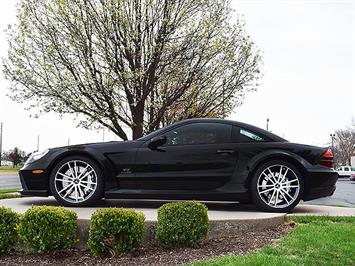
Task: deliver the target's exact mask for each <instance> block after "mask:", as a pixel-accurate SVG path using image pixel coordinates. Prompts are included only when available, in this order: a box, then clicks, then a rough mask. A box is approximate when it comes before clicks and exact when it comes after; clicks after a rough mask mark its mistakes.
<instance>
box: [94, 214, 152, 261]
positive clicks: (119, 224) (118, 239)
mask: <svg viewBox="0 0 355 266" xmlns="http://www.w3.org/2000/svg"><path fill="white" fill-rule="evenodd" d="M144 220H145V217H144V214H143V213H141V212H135V211H134V210H133V209H121V208H110V209H99V210H97V211H96V212H95V213H94V214H93V215H92V216H91V221H90V228H89V240H88V246H89V249H90V250H91V252H92V253H94V254H95V255H98V256H107V255H109V254H110V255H112V256H113V255H115V254H116V253H118V252H124V251H132V250H134V249H136V248H137V247H139V246H140V245H141V243H142V242H143V232H144Z"/></svg>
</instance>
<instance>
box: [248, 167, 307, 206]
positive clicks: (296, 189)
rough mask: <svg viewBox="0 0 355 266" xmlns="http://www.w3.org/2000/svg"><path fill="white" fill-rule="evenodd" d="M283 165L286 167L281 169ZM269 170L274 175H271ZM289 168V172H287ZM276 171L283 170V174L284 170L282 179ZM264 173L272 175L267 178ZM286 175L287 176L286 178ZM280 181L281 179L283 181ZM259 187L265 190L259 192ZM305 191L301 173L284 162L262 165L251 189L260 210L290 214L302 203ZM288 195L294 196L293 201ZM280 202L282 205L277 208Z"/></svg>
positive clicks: (256, 172)
mask: <svg viewBox="0 0 355 266" xmlns="http://www.w3.org/2000/svg"><path fill="white" fill-rule="evenodd" d="M281 165H282V166H284V167H282V168H281ZM268 168H269V169H270V171H271V172H272V173H273V174H271V173H270V171H269V170H268ZM287 168H288V169H289V170H288V171H287V172H286V170H287ZM276 169H281V172H282V171H283V170H284V172H283V173H282V174H281V177H280V178H278V176H279V173H277V172H273V171H275V170H276ZM282 169H283V170H282ZM264 171H265V172H267V173H270V174H269V175H268V176H265V174H263V172H264ZM285 173H286V176H284V174H285ZM288 176H289V177H290V180H294V181H289V179H288ZM274 178H275V179H274ZM283 178H284V179H283ZM278 179H281V181H280V180H278ZM283 180H285V181H283ZM296 180H297V181H298V182H297V181H296ZM271 182H272V183H271ZM290 182H291V183H290ZM281 184H282V185H281ZM288 184H289V185H288ZM258 185H259V187H261V189H264V190H262V191H261V192H260V191H259V190H258ZM285 186H290V187H292V188H289V187H287V188H286V187H285ZM267 190H269V191H267ZM285 190H287V192H285ZM303 191H304V182H303V178H302V175H301V172H300V171H299V170H298V169H297V167H295V166H294V165H293V164H291V163H289V162H287V161H283V160H270V161H268V162H266V163H264V164H262V165H260V166H259V167H258V168H257V170H256V171H255V173H254V175H253V179H252V182H251V188H250V192H251V198H252V200H253V203H254V204H255V205H256V207H258V209H260V210H262V211H268V212H290V211H291V210H292V209H293V208H294V207H295V206H296V205H297V204H298V203H299V202H300V200H301V198H302V196H303ZM265 192H266V193H265ZM272 193H274V194H272ZM281 193H282V195H281ZM270 194H271V195H270ZM287 194H288V195H290V196H293V199H292V197H289V196H288V195H287ZM269 196H270V197H269ZM273 199H274V200H273ZM291 199H292V200H291ZM272 200H273V201H272ZM279 201H280V205H279V206H277V204H278V202H279ZM281 203H284V204H281ZM271 205H273V206H271Z"/></svg>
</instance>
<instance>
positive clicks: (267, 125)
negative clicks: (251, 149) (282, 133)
mask: <svg viewBox="0 0 355 266" xmlns="http://www.w3.org/2000/svg"><path fill="white" fill-rule="evenodd" d="M269 121H270V119H269V118H268V119H266V130H267V131H269Z"/></svg>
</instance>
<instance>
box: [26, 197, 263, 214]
mask: <svg viewBox="0 0 355 266" xmlns="http://www.w3.org/2000/svg"><path fill="white" fill-rule="evenodd" d="M29 199H30V198H28V200H27V201H25V202H23V203H22V205H23V206H25V205H27V206H32V205H33V206H44V205H47V206H61V205H60V204H59V203H58V202H57V201H56V200H55V199H53V198H43V199H39V198H36V199H33V200H29ZM168 202H173V201H165V200H131V199H125V200H119V199H118V200H112V199H110V200H100V201H99V202H98V203H97V204H95V206H90V207H75V208H78V209H79V208H80V209H81V208H113V207H115V208H133V209H157V208H159V207H161V206H162V205H163V204H165V203H168ZM199 202H202V203H204V204H206V206H207V208H208V209H209V210H214V211H243V212H255V211H257V209H256V207H255V206H254V205H251V204H242V203H238V202H224V201H223V202H206V201H199Z"/></svg>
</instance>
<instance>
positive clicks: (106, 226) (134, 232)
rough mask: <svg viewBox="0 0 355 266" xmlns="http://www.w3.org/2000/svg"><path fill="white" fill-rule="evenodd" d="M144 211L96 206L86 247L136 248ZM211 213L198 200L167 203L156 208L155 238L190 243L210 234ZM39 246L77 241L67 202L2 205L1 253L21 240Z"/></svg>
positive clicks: (102, 251)
mask: <svg viewBox="0 0 355 266" xmlns="http://www.w3.org/2000/svg"><path fill="white" fill-rule="evenodd" d="M144 220H145V217H144V215H143V213H141V212H136V211H134V210H133V209H128V210H127V209H118V208H110V209H98V210H97V211H96V212H95V213H94V214H93V215H92V216H91V221H90V227H89V239H88V247H89V249H90V250H91V252H92V253H93V254H95V255H99V256H107V255H115V254H117V253H119V252H126V251H132V250H135V249H137V248H138V247H139V246H140V245H141V244H142V242H143V233H144ZM207 231H208V216H207V208H206V206H205V205H203V204H201V203H197V202H176V203H167V204H164V205H163V206H161V207H160V208H159V209H158V223H157V228H156V238H157V240H158V241H159V242H160V243H161V244H162V245H165V246H170V247H175V246H191V245H194V244H195V243H197V242H198V241H200V240H201V239H203V238H204V237H206V235H207ZM18 240H20V241H21V243H22V244H23V245H24V247H26V248H28V249H30V250H32V251H35V252H47V251H53V250H62V249H69V248H72V247H74V246H75V245H76V244H77V242H78V225H77V215H76V213H75V212H73V211H70V210H67V209H64V208H63V207H49V206H35V207H32V208H30V209H29V210H27V211H26V212H25V213H24V214H23V215H21V216H19V215H17V214H16V213H15V212H13V211H12V210H11V209H8V208H4V207H0V254H1V253H5V252H7V251H8V250H9V249H10V248H12V247H13V246H14V245H16V244H17V243H18Z"/></svg>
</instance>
